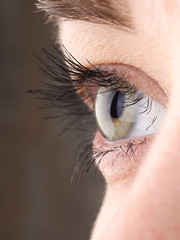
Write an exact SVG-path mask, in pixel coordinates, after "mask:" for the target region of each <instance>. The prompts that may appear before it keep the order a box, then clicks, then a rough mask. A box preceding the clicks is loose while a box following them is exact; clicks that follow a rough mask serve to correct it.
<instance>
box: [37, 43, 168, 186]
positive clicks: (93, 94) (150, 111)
mask: <svg viewBox="0 0 180 240" xmlns="http://www.w3.org/2000/svg"><path fill="white" fill-rule="evenodd" d="M55 51H56V53H57V54H56V56H53V55H52V54H50V53H48V52H47V51H45V50H44V52H45V55H46V57H47V58H48V60H49V63H48V64H47V63H42V65H41V70H42V71H43V72H44V73H45V74H46V75H47V76H48V79H49V80H46V81H45V82H44V83H43V88H42V89H37V90H35V91H33V93H35V94H37V95H38V96H39V98H41V99H46V100H48V101H49V103H50V106H51V107H53V108H56V109H58V114H57V117H58V118H60V119H61V120H62V121H64V122H65V125H64V128H63V129H62V132H64V131H66V130H67V129H76V130H78V131H80V135H81V141H82V142H81V143H80V146H81V147H80V149H79V151H80V152H79V154H78V155H77V161H76V165H75V168H74V169H75V170H74V174H75V175H76V176H77V177H78V178H79V176H81V175H83V174H84V172H87V171H88V170H89V169H90V167H91V166H92V165H93V163H94V162H96V164H97V166H98V167H99V169H100V170H101V172H102V173H103V175H105V178H106V180H107V181H108V182H115V181H117V179H118V180H121V181H122V180H124V179H125V178H127V175H128V174H127V172H135V171H136V170H137V166H138V165H139V161H140V160H141V158H140V156H141V155H143V153H144V152H145V150H146V149H147V146H148V145H149V143H150V142H151V139H152V136H153V134H155V133H156V132H157V131H158V128H159V126H160V123H161V120H162V118H163V115H164V112H165V105H166V95H165V94H164V92H163V90H162V89H161V88H160V86H159V85H158V84H157V82H156V81H154V80H153V79H151V78H150V77H149V76H147V74H145V73H144V72H143V71H141V70H140V69H137V68H135V67H133V66H129V65H126V64H122V63H120V64H98V65H95V66H94V65H93V64H91V63H90V62H88V61H87V65H88V66H84V65H82V64H81V63H79V62H78V61H77V60H76V59H75V58H74V57H73V56H72V55H71V54H70V53H69V52H68V51H67V50H66V49H65V48H63V51H62V50H58V49H57V48H55ZM87 59H88V58H87ZM142 82H144V83H145V82H146V84H143V86H142V84H141V83H142ZM153 90H154V91H153ZM153 93H155V94H153ZM157 93H158V94H157ZM77 125H78V127H77ZM85 132H88V134H89V135H88V137H87V136H86V138H84V137H83V135H84V133H85ZM92 139H93V140H92ZM137 159H140V160H138V161H137ZM119 176H120V179H119ZM112 179H113V180H112Z"/></svg>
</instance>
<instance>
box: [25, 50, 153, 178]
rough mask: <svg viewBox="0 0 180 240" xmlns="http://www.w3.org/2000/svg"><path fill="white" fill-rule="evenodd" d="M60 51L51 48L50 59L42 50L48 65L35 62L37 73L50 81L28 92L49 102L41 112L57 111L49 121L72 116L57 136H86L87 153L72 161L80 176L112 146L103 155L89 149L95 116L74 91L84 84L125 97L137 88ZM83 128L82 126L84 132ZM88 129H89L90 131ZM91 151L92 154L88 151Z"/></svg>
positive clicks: (124, 80)
mask: <svg viewBox="0 0 180 240" xmlns="http://www.w3.org/2000/svg"><path fill="white" fill-rule="evenodd" d="M63 48H64V53H63V51H62V50H59V49H57V48H56V47H55V46H54V49H55V52H56V56H53V55H52V54H51V53H49V52H48V51H46V50H45V49H43V51H44V54H45V56H46V58H47V59H48V61H49V63H45V62H44V61H42V60H41V59H40V58H38V59H39V61H40V63H41V66H40V71H41V72H42V73H43V74H44V75H45V76H47V77H48V79H49V80H47V79H46V80H43V81H41V88H40V89H36V90H30V91H28V92H29V93H33V94H35V95H36V97H37V98H39V99H41V100H48V101H47V102H48V104H47V105H45V106H44V107H43V108H50V107H51V108H52V107H53V108H57V109H60V112H59V113H58V114H57V115H56V116H51V117H48V118H60V120H61V121H65V122H66V120H67V118H68V119H70V118H69V115H70V116H71V120H70V121H68V123H67V124H65V125H64V126H63V128H62V129H63V130H62V132H61V133H60V134H62V133H64V132H65V131H66V130H68V129H72V130H73V129H75V130H81V131H83V134H84V133H85V132H86V133H87V136H86V138H87V140H86V141H85V140H84V139H83V143H85V142H86V149H88V152H86V154H83V151H81V150H80V153H79V154H77V156H76V159H81V161H79V160H78V161H75V172H82V170H83V171H85V172H86V171H87V170H89V167H90V166H91V165H92V164H90V165H89V163H90V162H91V163H93V162H94V159H93V158H94V157H95V156H96V155H97V154H99V155H101V156H105V155H106V154H107V153H109V152H111V151H113V150H114V147H113V146H111V147H109V149H106V150H103V149H102V151H98V152H97V151H96V149H92V140H93V138H94V134H95V132H96V130H97V129H96V124H95V118H94V112H93V111H92V110H91V109H90V108H89V107H88V106H87V105H86V104H85V103H84V102H83V100H85V99H84V98H83V100H82V98H81V96H80V95H79V94H77V91H78V90H80V89H81V88H82V86H83V85H84V84H85V83H93V84H96V85H97V86H98V87H99V86H103V87H111V88H113V90H118V89H121V90H122V89H123V92H124V93H128V94H131V93H134V92H135V91H136V88H135V86H132V85H131V84H129V83H128V82H127V81H126V79H125V78H123V77H121V78H119V77H117V76H116V75H114V74H112V73H109V72H107V71H105V70H102V69H99V68H98V67H95V66H93V65H92V64H90V63H89V62H88V63H89V64H90V65H91V68H86V67H85V66H83V65H82V64H81V63H79V62H78V61H77V60H76V59H75V58H74V57H73V56H72V55H71V54H70V53H69V52H68V51H67V49H66V48H65V47H63ZM87 79H88V81H87ZM107 91H109V90H107ZM144 96H145V94H142V95H141V97H140V98H137V99H136V100H135V101H134V102H132V103H131V104H135V103H137V102H138V101H139V100H141V99H142V98H143V97H144ZM150 108H151V104H149V106H148V108H147V109H146V110H145V111H147V112H148V111H150ZM148 109H149V110H148ZM80 117H81V119H80ZM80 120H81V125H80V126H81V127H80V128H79V127H78V129H77V125H76V123H77V121H78V122H79V121H80ZM83 126H85V128H84V127H83ZM87 126H89V129H88V127H87ZM92 126H93V130H92ZM131 144H132V143H129V145H127V151H128V149H129V146H131ZM123 147H124V146H123ZM80 148H81V149H82V150H83V149H85V148H84V145H82V144H80ZM116 148H117V147H116ZM118 148H119V149H122V146H121V145H120V146H119V147H118ZM90 149H91V150H92V151H90ZM87 156H88V157H87ZM90 159H91V160H90ZM80 162H83V164H80ZM77 169H78V171H77ZM77 175H79V174H77Z"/></svg>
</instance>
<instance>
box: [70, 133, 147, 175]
mask: <svg viewBox="0 0 180 240" xmlns="http://www.w3.org/2000/svg"><path fill="white" fill-rule="evenodd" d="M145 144H146V137H144V138H143V139H142V140H139V141H138V143H137V142H136V141H135V140H129V141H128V142H127V143H126V144H125V145H124V144H122V145H116V146H113V145H112V146H106V147H103V146H101V147H98V148H92V142H85V144H82V145H81V148H82V150H81V151H80V154H78V157H77V158H76V159H77V161H76V162H75V166H74V174H73V176H72V180H74V179H76V180H81V178H82V177H84V176H85V175H86V174H87V173H88V172H89V170H90V168H91V166H92V165H94V163H95V161H96V159H99V160H98V162H97V164H96V170H95V175H96V173H97V170H98V169H99V165H100V164H101V162H102V160H103V158H104V157H105V156H107V155H108V154H109V153H112V152H113V153H115V152H117V154H116V156H115V157H114V159H113V163H112V165H113V164H114V163H115V161H116V160H117V159H118V157H119V156H120V155H121V157H124V158H130V159H131V155H133V156H135V153H136V151H137V149H138V147H140V146H142V145H145Z"/></svg>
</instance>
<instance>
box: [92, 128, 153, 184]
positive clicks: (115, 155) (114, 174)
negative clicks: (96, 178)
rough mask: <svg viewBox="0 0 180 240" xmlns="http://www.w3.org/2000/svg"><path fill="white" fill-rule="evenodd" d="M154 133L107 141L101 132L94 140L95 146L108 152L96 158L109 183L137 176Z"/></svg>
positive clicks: (127, 180) (128, 179)
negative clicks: (134, 137) (131, 138)
mask: <svg viewBox="0 0 180 240" xmlns="http://www.w3.org/2000/svg"><path fill="white" fill-rule="evenodd" d="M153 137H154V135H151V136H146V137H142V138H138V139H133V140H125V141H120V142H116V143H113V144H112V143H110V142H105V141H104V139H103V137H102V136H101V134H100V133H99V132H97V134H96V136H95V139H94V141H93V148H94V149H96V150H97V152H98V151H101V152H102V155H103V152H107V154H105V155H104V156H103V158H102V157H101V155H99V157H97V158H96V165H97V166H98V168H99V170H100V171H101V173H102V175H103V176H104V178H105V180H106V182H107V183H108V184H116V183H117V182H129V181H131V179H132V178H133V177H134V176H135V174H136V172H137V170H138V168H139V166H140V163H141V162H142V160H143V157H144V155H145V154H146V152H147V150H148V148H149V145H150V144H151V142H152V140H153Z"/></svg>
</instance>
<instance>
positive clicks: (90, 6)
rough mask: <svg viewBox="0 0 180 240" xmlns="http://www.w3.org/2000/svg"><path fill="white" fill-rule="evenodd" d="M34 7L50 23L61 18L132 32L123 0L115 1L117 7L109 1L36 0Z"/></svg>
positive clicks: (125, 3)
mask: <svg viewBox="0 0 180 240" xmlns="http://www.w3.org/2000/svg"><path fill="white" fill-rule="evenodd" d="M36 5H37V8H38V9H39V10H42V11H45V12H46V14H47V15H48V19H49V20H50V21H54V20H55V21H56V20H59V18H63V19H66V20H80V21H86V22H91V23H98V24H106V25H111V26H112V25H115V26H116V27H118V28H121V29H124V30H133V24H132V21H131V15H130V10H129V7H128V3H127V1H126V2H125V0H119V1H116V5H117V7H115V6H113V4H112V1H111V0H103V1H102V0H86V1H85V0H38V4H36ZM117 8H118V9H119V11H117V10H116V9H117Z"/></svg>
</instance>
